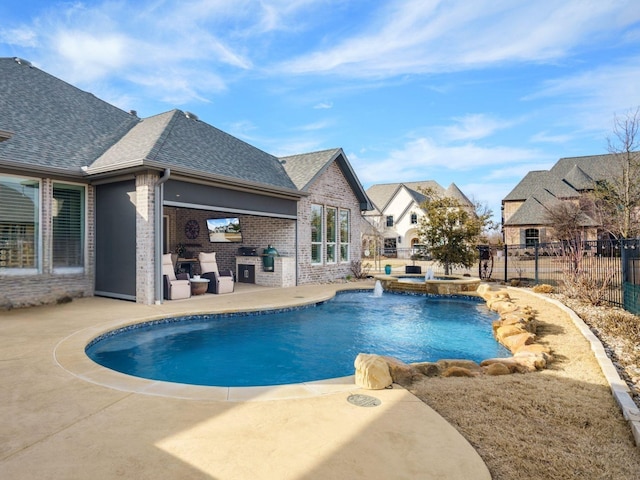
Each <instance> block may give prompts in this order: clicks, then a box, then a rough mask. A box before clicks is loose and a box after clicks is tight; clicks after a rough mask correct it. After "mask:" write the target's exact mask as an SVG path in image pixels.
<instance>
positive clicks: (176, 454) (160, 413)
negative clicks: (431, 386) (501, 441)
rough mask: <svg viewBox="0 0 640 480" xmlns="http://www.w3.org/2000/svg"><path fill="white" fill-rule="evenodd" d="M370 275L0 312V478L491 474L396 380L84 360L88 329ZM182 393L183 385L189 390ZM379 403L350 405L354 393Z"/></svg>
mask: <svg viewBox="0 0 640 480" xmlns="http://www.w3.org/2000/svg"><path fill="white" fill-rule="evenodd" d="M345 287H346V288H363V287H364V288H372V287H373V284H372V283H352V284H346V285H322V286H318V285H313V286H304V287H294V288H286V289H274V288H266V287H256V286H253V285H251V286H249V285H244V284H237V286H236V292H234V293H233V294H227V295H203V296H199V297H195V298H192V299H189V300H177V301H171V302H165V303H164V304H162V305H152V306H145V305H137V304H135V303H131V302H125V301H119V300H111V299H105V298H84V299H77V300H74V301H73V302H71V303H68V304H63V305H56V306H45V307H34V308H28V309H21V310H12V311H8V312H7V311H3V312H0V373H1V377H0V378H1V379H2V388H0V409H1V416H0V478H16V479H17V478H20V479H43V478H46V479H65V480H68V479H81V478H92V479H93V480H100V479H113V478H136V479H147V478H149V479H159V478H171V479H177V478H179V479H251V480H253V479H269V480H272V479H328V478H335V479H343V478H344V479H360V478H362V479H365V478H366V479H389V478H394V479H416V478H420V479H432V478H433V479H435V478H438V479H460V478H473V479H485V478H486V479H490V474H489V471H488V470H487V468H486V466H485V464H484V462H483V461H482V459H481V458H480V457H479V456H478V454H477V453H476V451H475V450H474V449H473V448H472V447H471V445H470V444H469V443H468V442H467V441H466V440H465V439H464V438H463V437H462V436H461V435H460V434H459V433H458V432H457V431H456V430H455V429H454V428H453V427H452V426H451V425H449V424H448V423H447V422H446V421H445V420H444V419H443V418H442V417H440V416H439V415H438V414H437V413H436V412H435V411H434V410H432V409H431V408H430V407H428V406H427V405H426V404H424V403H423V402H421V401H420V400H419V399H417V398H416V397H414V396H413V395H411V394H410V393H409V392H407V391H406V390H404V389H402V388H400V387H398V386H395V385H394V388H393V389H391V390H376V391H371V390H361V389H359V388H358V387H357V386H355V384H353V381H352V379H351V378H350V377H347V378H344V379H337V380H333V381H326V382H313V383H310V384H303V385H296V386H283V387H274V388H255V389H222V390H219V389H213V388H211V389H210V388H206V387H186V389H184V388H183V387H182V386H176V385H172V384H165V383H164V382H150V381H146V380H141V379H137V378H133V377H127V376H126V375H122V374H118V373H115V372H112V371H110V370H108V369H105V368H103V367H100V366H98V365H96V364H94V363H93V362H91V361H90V360H88V359H87V358H86V356H84V354H83V347H84V345H85V344H86V339H87V338H89V337H92V336H94V334H95V333H96V332H98V333H99V332H101V331H104V330H106V329H110V328H113V327H114V326H117V325H123V324H126V323H131V322H138V321H142V320H146V319H150V318H159V317H166V316H178V315H184V314H193V313H204V312H229V311H238V310H254V309H265V308H276V307H283V306H294V305H300V304H304V303H310V302H317V301H322V300H325V299H327V298H330V297H332V296H333V295H334V293H335V291H336V290H337V289H343V288H345ZM185 392H186V393H185ZM355 393H359V394H365V395H369V396H372V397H375V398H377V399H379V400H381V405H379V406H377V407H360V406H355V405H353V404H351V403H349V402H347V397H348V396H349V395H351V394H355Z"/></svg>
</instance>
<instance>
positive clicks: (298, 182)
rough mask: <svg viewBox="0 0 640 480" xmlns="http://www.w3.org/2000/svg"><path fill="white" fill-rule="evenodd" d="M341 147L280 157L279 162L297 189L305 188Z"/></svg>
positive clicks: (338, 152)
mask: <svg viewBox="0 0 640 480" xmlns="http://www.w3.org/2000/svg"><path fill="white" fill-rule="evenodd" d="M341 151H342V150H341V149H339V148H332V149H329V150H321V151H319V152H312V153H303V154H300V155H289V156H287V157H280V163H282V165H283V166H284V169H285V171H286V172H287V174H288V175H289V177H290V178H291V180H292V181H293V183H294V184H295V186H296V187H297V188H298V189H299V190H307V189H308V187H309V184H310V183H311V182H312V181H313V179H314V178H316V176H317V175H318V174H319V173H320V172H322V171H323V170H324V169H325V168H326V167H327V166H328V164H329V163H330V162H331V161H333V160H334V159H335V158H336V156H337V155H338V154H340V153H341Z"/></svg>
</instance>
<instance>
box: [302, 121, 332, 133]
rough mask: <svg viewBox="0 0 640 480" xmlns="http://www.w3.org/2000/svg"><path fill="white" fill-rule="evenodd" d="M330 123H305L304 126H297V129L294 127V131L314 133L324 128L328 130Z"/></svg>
mask: <svg viewBox="0 0 640 480" xmlns="http://www.w3.org/2000/svg"><path fill="white" fill-rule="evenodd" d="M331 124H332V122H330V121H328V120H321V121H319V122H314V123H307V124H305V125H299V126H297V127H295V129H294V130H299V131H302V132H315V131H318V130H324V129H326V128H329V127H330V126H331Z"/></svg>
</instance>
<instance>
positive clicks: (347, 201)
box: [298, 162, 362, 285]
mask: <svg viewBox="0 0 640 480" xmlns="http://www.w3.org/2000/svg"><path fill="white" fill-rule="evenodd" d="M309 193H310V195H309V196H308V197H304V198H302V199H301V200H300V201H299V202H298V284H299V285H303V284H308V283H324V282H331V281H334V280H337V279H340V278H344V277H346V276H347V275H351V273H352V272H351V261H352V260H359V259H360V257H361V250H362V245H361V229H362V222H361V218H360V202H359V201H358V199H357V198H356V196H355V194H354V193H353V191H352V190H351V187H350V186H349V183H348V182H347V180H346V179H345V178H344V175H343V174H342V170H341V169H340V167H339V166H338V164H337V163H335V162H334V163H333V164H332V165H331V166H330V167H329V168H328V169H327V170H325V172H324V173H323V174H322V175H321V176H320V178H318V179H317V180H316V182H315V183H314V184H313V185H312V186H311V188H310V192H309ZM312 204H318V205H323V206H325V207H337V208H342V209H347V210H349V212H350V220H351V222H350V227H351V228H350V232H349V234H350V239H349V242H350V261H349V262H346V263H335V264H323V265H312V264H311V205H312ZM325 212H326V210H325Z"/></svg>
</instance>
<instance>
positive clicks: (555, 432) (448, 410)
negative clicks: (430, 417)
mask: <svg viewBox="0 0 640 480" xmlns="http://www.w3.org/2000/svg"><path fill="white" fill-rule="evenodd" d="M510 294H511V296H512V299H513V301H514V302H516V303H518V304H520V305H531V307H533V308H534V310H536V312H537V319H538V322H539V327H538V335H539V337H540V338H539V340H538V341H539V343H542V344H546V345H548V346H550V347H551V349H552V351H553V354H554V358H555V361H554V363H552V364H551V366H550V368H549V369H548V370H545V371H542V372H537V373H529V374H513V375H506V376H498V377H490V376H483V377H479V378H440V377H433V378H426V379H425V380H424V381H422V382H421V383H418V384H414V385H413V387H412V389H411V391H412V392H413V393H414V394H415V395H417V396H418V397H419V398H421V399H422V400H423V401H424V402H426V403H427V404H428V405H430V406H431V407H432V408H434V409H435V410H436V411H437V412H438V413H440V414H441V415H442V416H443V417H444V418H446V419H447V420H448V421H449V422H450V423H451V424H452V425H453V426H455V427H456V428H457V429H458V430H459V431H460V432H461V433H462V435H464V436H465V438H467V440H468V441H469V442H470V443H471V444H472V445H473V446H474V447H475V448H476V449H477V451H478V453H479V454H480V455H481V456H482V458H483V459H484V461H485V462H486V464H487V466H488V467H489V470H490V471H491V474H492V477H493V478H494V480H511V479H530V480H534V479H541V480H542V479H544V480H547V479H554V480H557V479H581V480H585V479H616V480H624V479H629V480H637V479H639V478H640V449H638V448H637V447H636V446H635V443H634V441H633V436H632V434H631V430H630V429H629V426H628V424H627V422H626V421H625V420H624V419H623V417H622V414H621V412H620V410H619V408H618V406H617V405H616V403H615V401H614V399H613V397H612V395H611V392H610V390H609V386H608V385H607V383H606V381H605V379H604V377H603V375H602V373H601V371H600V367H599V366H598V364H597V362H596V360H595V358H594V357H593V355H592V353H591V350H590V347H589V344H588V343H587V341H586V340H585V339H584V337H583V336H582V335H581V334H580V333H579V331H578V330H577V329H576V328H575V326H574V325H573V323H572V322H571V319H570V318H569V317H568V316H567V315H566V314H565V313H564V312H562V310H560V309H559V308H558V307H556V306H555V305H552V304H550V303H547V302H545V301H544V300H542V299H539V298H537V297H535V296H533V295H529V294H527V293H526V292H521V291H517V292H513V291H511V292H510Z"/></svg>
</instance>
